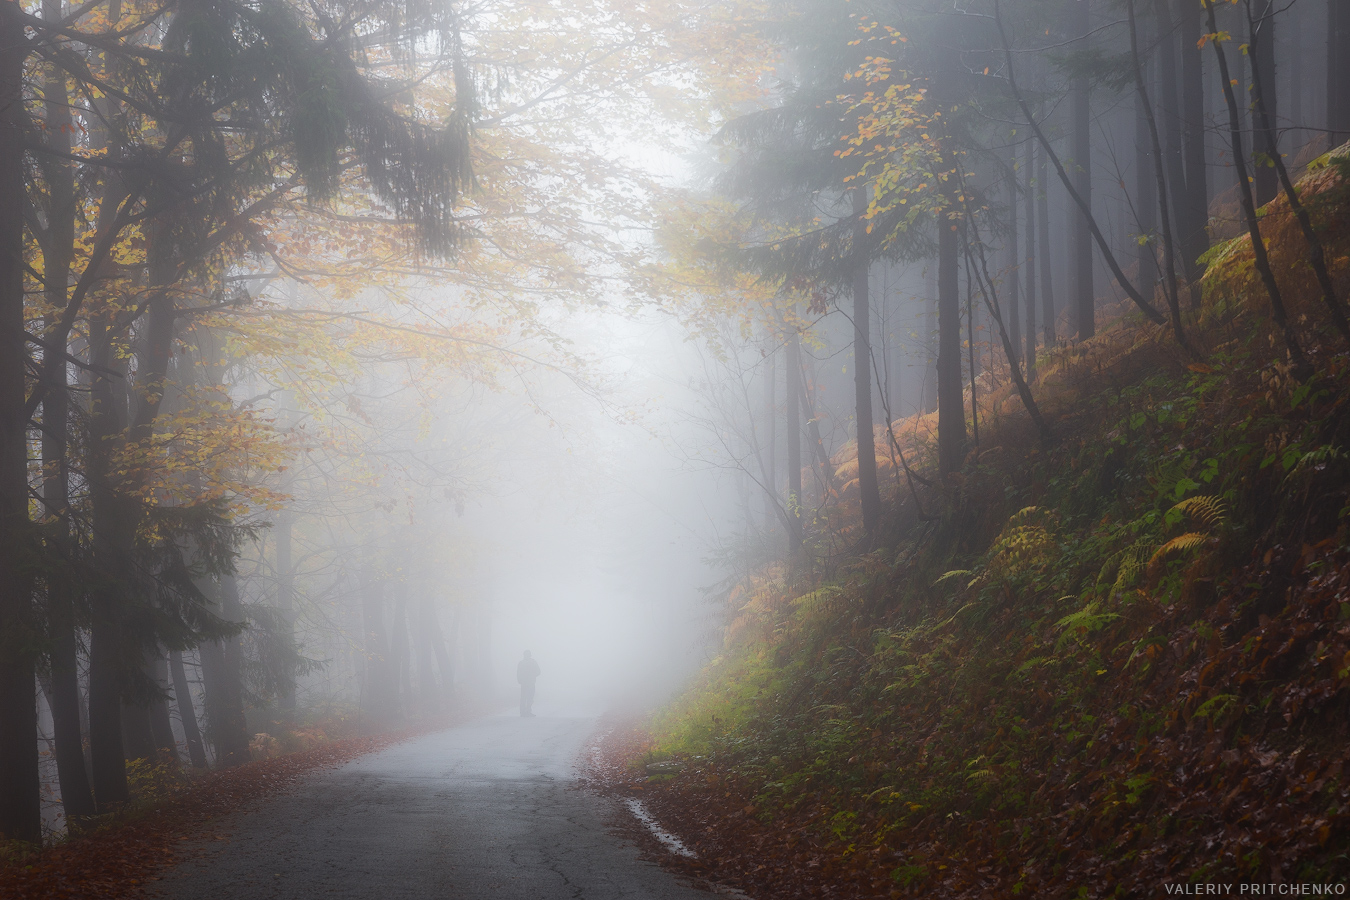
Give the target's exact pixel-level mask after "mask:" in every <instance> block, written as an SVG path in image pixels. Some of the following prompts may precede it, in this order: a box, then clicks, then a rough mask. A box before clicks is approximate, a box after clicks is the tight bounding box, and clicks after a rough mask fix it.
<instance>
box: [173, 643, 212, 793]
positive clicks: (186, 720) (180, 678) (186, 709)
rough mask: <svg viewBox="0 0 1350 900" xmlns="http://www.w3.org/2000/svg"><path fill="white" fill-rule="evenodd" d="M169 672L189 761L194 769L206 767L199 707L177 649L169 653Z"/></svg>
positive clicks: (181, 656) (181, 655)
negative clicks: (198, 719) (198, 713)
mask: <svg viewBox="0 0 1350 900" xmlns="http://www.w3.org/2000/svg"><path fill="white" fill-rule="evenodd" d="M169 674H170V675H172V676H173V700H174V705H176V706H177V707H178V719H179V721H180V722H182V725H183V740H184V742H185V743H186V744H187V749H188V761H189V762H191V763H192V767H193V768H194V769H204V768H206V747H205V745H204V744H202V731H201V729H200V728H199V727H198V726H197V707H196V704H194V703H193V702H192V689H191V688H190V687H189V686H188V680H187V672H186V671H184V669H183V654H181V653H179V652H178V651H177V650H173V651H171V652H170V653H169Z"/></svg>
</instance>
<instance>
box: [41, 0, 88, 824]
mask: <svg viewBox="0 0 1350 900" xmlns="http://www.w3.org/2000/svg"><path fill="white" fill-rule="evenodd" d="M43 16H44V18H47V19H51V20H56V19H59V18H60V16H61V9H60V3H54V2H53V0H45V2H44V3H43ZM43 90H44V93H45V95H46V98H45V99H46V103H45V117H46V126H47V127H46V129H45V131H46V134H47V140H48V142H49V143H50V144H51V146H52V148H53V149H54V150H56V151H57V152H58V153H69V152H70V149H71V134H72V132H73V131H74V128H73V127H72V121H71V115H70V105H69V102H68V98H67V94H66V85H65V79H64V78H62V77H55V78H49V79H47V82H46V84H45V85H44V88H43ZM44 176H45V178H46V179H47V183H48V191H49V197H50V204H51V208H50V210H49V212H48V222H49V224H48V237H47V241H46V246H45V247H44V250H43V263H44V265H43V269H44V273H45V276H46V279H45V280H46V286H45V290H46V297H47V303H48V305H49V306H50V307H51V308H52V309H53V310H61V309H64V308H65V306H66V301H67V292H68V287H67V285H68V283H69V280H70V263H71V258H72V255H73V252H74V239H75V181H74V173H73V172H72V171H71V167H70V165H69V164H68V163H66V162H63V161H61V160H59V159H57V158H55V157H53V158H51V159H48V160H46V161H44ZM47 326H48V327H47V328H46V330H45V336H46V339H47V341H48V344H47V345H46V348H45V350H44V351H43V365H42V370H41V371H42V373H43V376H44V377H46V378H49V379H50V380H51V381H50V383H48V384H47V386H46V388H47V389H46V391H45V393H44V395H43V401H42V426H43V427H42V458H43V463H44V465H43V480H42V499H43V504H44V505H45V507H46V512H47V515H48V516H49V517H50V518H51V522H50V525H49V528H48V532H47V534H48V539H49V542H50V543H49V546H50V552H49V554H48V563H47V566H46V583H47V617H48V623H49V624H48V628H49V630H50V634H51V649H50V669H51V688H52V689H51V696H50V698H49V702H50V706H51V711H52V730H53V735H52V736H53V738H54V740H55V744H56V747H55V750H56V770H57V777H58V778H59V779H60V782H61V803H62V805H63V806H64V807H65V812H66V820H67V821H68V822H70V823H78V822H79V821H80V820H81V819H82V818H84V817H87V816H91V815H93V814H94V795H93V792H92V791H91V790H90V787H89V775H88V771H87V770H86V768H85V758H84V739H83V735H82V733H81V728H80V705H81V704H80V685H79V667H78V659H77V654H78V648H77V646H76V641H75V603H76V599H77V596H78V590H77V587H76V585H75V583H74V581H73V579H72V574H71V573H72V567H73V565H74V562H75V549H74V542H73V541H72V539H71V533H70V460H69V458H68V453H69V446H68V445H69V439H68V434H69V428H70V394H69V385H68V384H67V377H68V376H67V364H66V360H65V358H64V353H65V350H66V337H65V335H64V334H63V333H61V329H60V323H59V316H52V317H50V318H49V319H48V321H47ZM52 376H55V377H52Z"/></svg>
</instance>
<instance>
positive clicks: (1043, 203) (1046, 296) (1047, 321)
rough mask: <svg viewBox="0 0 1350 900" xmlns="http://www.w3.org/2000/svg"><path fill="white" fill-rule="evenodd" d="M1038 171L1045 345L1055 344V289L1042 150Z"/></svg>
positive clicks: (1047, 167)
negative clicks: (1052, 275) (1052, 274)
mask: <svg viewBox="0 0 1350 900" xmlns="http://www.w3.org/2000/svg"><path fill="white" fill-rule="evenodd" d="M1040 163H1041V167H1040V173H1039V174H1038V175H1037V177H1036V180H1037V181H1038V182H1039V183H1040V184H1039V188H1040V189H1039V190H1037V191H1036V212H1037V217H1036V218H1037V220H1038V222H1037V224H1038V225H1039V227H1040V235H1041V254H1040V263H1041V335H1042V337H1043V339H1044V340H1045V346H1046V347H1053V346H1055V291H1054V282H1053V280H1052V277H1051V273H1052V271H1053V270H1052V268H1051V265H1052V262H1053V261H1052V260H1051V258H1050V196H1049V193H1050V163H1049V161H1048V160H1047V158H1046V154H1045V152H1044V151H1042V152H1041V158H1040Z"/></svg>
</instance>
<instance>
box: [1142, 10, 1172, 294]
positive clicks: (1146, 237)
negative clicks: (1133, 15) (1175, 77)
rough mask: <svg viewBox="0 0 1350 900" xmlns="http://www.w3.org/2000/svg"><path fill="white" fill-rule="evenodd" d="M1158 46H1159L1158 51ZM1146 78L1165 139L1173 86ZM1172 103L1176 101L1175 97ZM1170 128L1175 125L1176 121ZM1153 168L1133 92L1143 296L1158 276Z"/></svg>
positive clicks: (1150, 144)
mask: <svg viewBox="0 0 1350 900" xmlns="http://www.w3.org/2000/svg"><path fill="white" fill-rule="evenodd" d="M1153 5H1154V9H1155V10H1158V9H1159V8H1161V9H1162V10H1163V11H1166V9H1167V7H1166V5H1165V4H1164V3H1162V2H1159V0H1154V4H1153ZM1161 49H1162V48H1161V47H1160V48H1159V50H1160V52H1161ZM1155 68H1158V67H1156V66H1146V67H1145V69H1144V71H1145V72H1147V73H1148V74H1149V75H1152V73H1153V70H1154V69H1155ZM1149 81H1151V82H1152V84H1153V86H1154V88H1156V89H1157V90H1158V93H1157V94H1156V95H1155V96H1157V97H1158V105H1159V107H1160V108H1161V109H1162V119H1163V121H1162V125H1163V132H1164V134H1165V135H1166V136H1167V139H1168V141H1172V140H1173V139H1174V136H1173V135H1172V134H1169V133H1168V126H1167V120H1168V114H1167V108H1166V106H1165V102H1166V101H1165V98H1166V96H1168V95H1172V96H1173V97H1175V88H1174V87H1172V86H1168V87H1166V88H1164V87H1163V84H1164V83H1165V82H1164V81H1163V80H1162V79H1157V78H1149ZM1173 105H1175V101H1174V102H1173ZM1173 128H1174V129H1175V122H1174V125H1173ZM1166 147H1167V145H1166V144H1164V153H1166ZM1179 155H1180V154H1178V156H1179ZM1154 169H1155V160H1154V158H1153V140H1152V138H1151V137H1149V130H1148V115H1147V113H1146V112H1145V111H1144V103H1143V100H1142V99H1141V98H1140V97H1139V96H1138V94H1136V95H1135V98H1134V211H1135V216H1136V224H1137V226H1138V229H1139V254H1138V259H1139V289H1140V290H1141V291H1143V292H1144V294H1145V295H1146V296H1152V295H1153V290H1152V289H1151V285H1154V284H1156V283H1157V280H1158V266H1157V261H1156V260H1155V258H1154V255H1153V253H1154V250H1153V236H1154V233H1155V232H1156V231H1157V229H1158V201H1157V196H1158V195H1157V191H1158V184H1157V180H1156V176H1155V174H1154ZM1174 183H1175V182H1174Z"/></svg>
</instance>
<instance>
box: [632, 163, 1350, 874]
mask: <svg viewBox="0 0 1350 900" xmlns="http://www.w3.org/2000/svg"><path fill="white" fill-rule="evenodd" d="M1348 176H1350V159H1347V157H1346V155H1345V154H1344V150H1342V155H1340V156H1339V157H1336V158H1331V159H1323V160H1322V161H1321V164H1320V165H1318V166H1314V167H1313V171H1310V172H1309V173H1308V174H1307V176H1306V177H1305V178H1304V180H1303V182H1302V183H1301V189H1302V193H1303V194H1304V198H1305V202H1306V204H1307V205H1308V208H1309V210H1310V212H1311V213H1312V215H1313V220H1314V222H1315V223H1317V227H1318V230H1319V234H1320V236H1321V237H1322V239H1323V240H1324V241H1325V242H1326V245H1327V250H1328V254H1327V255H1328V259H1329V260H1330V261H1331V267H1332V270H1333V272H1334V274H1335V277H1336V280H1337V286H1338V291H1339V294H1340V296H1341V297H1344V296H1345V295H1346V288H1347V286H1348V285H1347V282H1350V277H1348V276H1350V260H1348V259H1347V255H1348V254H1350V177H1348ZM1262 229H1263V233H1264V234H1265V235H1266V237H1267V240H1268V241H1269V242H1270V245H1271V246H1270V252H1271V258H1272V263H1273V265H1274V267H1275V268H1276V271H1278V272H1282V273H1286V274H1284V275H1283V276H1282V287H1283V288H1284V290H1285V296H1286V297H1287V298H1289V301H1290V306H1291V315H1292V316H1293V317H1294V319H1295V321H1296V322H1297V323H1298V327H1299V328H1300V330H1301V332H1302V334H1303V335H1305V337H1306V339H1307V341H1308V351H1309V355H1310V357H1311V358H1312V359H1313V360H1315V363H1316V369H1317V374H1316V375H1315V376H1313V378H1312V379H1311V380H1308V381H1305V382H1302V383H1300V382H1298V381H1297V380H1295V379H1294V378H1293V377H1292V376H1291V374H1290V371H1289V367H1288V366H1287V365H1286V364H1285V362H1284V361H1283V360H1282V359H1281V352H1280V351H1279V350H1278V349H1277V342H1276V340H1275V339H1273V338H1272V337H1271V334H1272V329H1271V327H1270V324H1269V319H1268V317H1267V310H1266V306H1265V302H1266V301H1265V295H1264V293H1263V291H1262V289H1261V287H1260V284H1259V282H1258V281H1257V277H1256V273H1255V271H1254V268H1253V263H1252V253H1251V246H1250V243H1249V242H1248V239H1247V238H1246V237H1245V236H1243V237H1240V238H1237V239H1234V240H1232V241H1229V242H1227V243H1224V244H1220V245H1218V246H1217V247H1216V248H1215V249H1214V250H1213V251H1211V253H1210V254H1209V257H1208V270H1207V272H1206V275H1205V282H1204V304H1203V307H1202V309H1200V310H1198V311H1192V319H1191V332H1192V334H1193V335H1194V336H1195V339H1196V343H1197V345H1198V346H1200V347H1202V348H1203V349H1204V352H1203V355H1202V357H1201V358H1199V359H1197V358H1194V357H1188V356H1186V355H1184V354H1182V353H1181V352H1180V351H1179V350H1177V349H1176V347H1175V345H1174V344H1172V343H1171V342H1170V341H1169V340H1168V339H1167V338H1166V336H1165V335H1163V334H1162V333H1161V331H1160V330H1150V329H1149V328H1147V327H1146V326H1144V325H1143V324H1142V323H1141V322H1139V321H1136V320H1133V319H1131V318H1129V317H1126V318H1125V319H1122V320H1120V321H1118V322H1116V323H1114V324H1113V326H1112V327H1110V328H1108V329H1106V330H1105V332H1104V333H1103V334H1102V335H1100V336H1099V337H1098V338H1096V339H1094V340H1093V341H1091V342H1088V343H1087V344H1084V345H1079V346H1077V347H1073V348H1063V349H1060V350H1056V351H1053V352H1051V353H1050V354H1047V355H1046V356H1045V358H1043V359H1042V361H1041V362H1042V364H1041V373H1042V375H1041V381H1040V383H1039V384H1038V385H1037V391H1038V395H1039V398H1040V399H1041V402H1042V404H1043V408H1044V409H1045V410H1046V412H1047V415H1048V417H1049V418H1050V419H1051V423H1052V427H1053V430H1054V435H1055V440H1054V442H1053V444H1050V445H1046V444H1044V443H1042V442H1040V441H1038V440H1037V438H1036V435H1035V432H1034V431H1033V429H1032V428H1031V427H1030V425H1029V423H1027V422H1025V421H1022V419H1021V418H1019V417H1017V416H1014V415H1006V414H1005V415H1004V416H1002V417H1001V418H1000V419H999V421H998V422H997V423H996V424H990V423H985V425H984V429H983V433H982V435H981V437H982V442H981V444H980V446H979V448H977V449H976V450H975V451H973V452H972V453H971V455H970V456H969V457H968V459H967V462H966V465H965V467H964V469H963V470H962V471H961V473H960V474H959V475H958V476H956V478H954V479H953V483H952V484H951V485H950V486H949V487H948V488H947V489H946V490H945V492H940V491H939V489H938V488H937V487H936V486H935V487H933V488H931V489H927V490H924V489H920V490H917V491H915V492H913V493H911V492H910V491H909V490H908V489H907V488H904V487H903V486H902V485H901V484H900V483H898V482H897V484H896V485H895V488H894V490H893V493H892V499H891V503H890V505H889V507H888V510H889V512H888V516H889V518H888V523H887V528H888V529H889V531H887V532H886V536H885V537H884V538H881V539H878V540H876V541H874V542H873V544H872V547H873V548H874V549H871V550H870V551H867V552H862V551H859V552H855V553H853V554H852V555H850V556H848V557H847V558H845V559H842V560H839V559H835V560H831V561H828V563H829V566H828V568H826V567H824V566H821V565H820V559H819V557H817V565H816V567H815V572H816V574H815V575H814V576H813V575H812V574H809V573H806V572H803V571H802V570H801V568H799V569H798V571H797V573H796V574H795V575H791V574H789V573H788V572H787V570H786V569H785V568H779V569H774V570H772V571H764V572H760V573H758V574H757V575H755V576H754V577H753V578H752V579H750V580H748V581H747V582H745V583H744V584H742V586H741V587H740V588H739V589H738V591H737V592H734V593H733V604H732V606H733V613H732V615H733V617H734V620H733V621H732V623H731V625H730V626H729V628H728V631H727V637H726V642H725V646H724V649H723V652H722V654H721V655H720V656H719V657H718V658H716V659H715V660H713V661H712V663H711V664H710V665H709V666H708V667H707V669H706V670H705V671H704V672H703V673H702V675H701V676H700V678H699V680H698V681H697V683H696V684H695V685H694V686H693V687H692V688H691V689H690V690H689V691H688V692H687V693H686V694H684V695H683V696H682V697H681V698H680V699H678V700H677V701H676V702H675V703H674V704H673V705H672V706H670V707H668V708H667V709H665V710H664V711H663V712H661V713H660V714H659V715H658V716H657V717H656V718H655V719H654V720H653V721H652V722H651V723H650V724H649V726H648V728H647V732H646V734H645V736H643V737H642V738H640V739H639V738H635V737H633V736H632V735H630V736H628V737H627V738H625V741H626V743H625V746H627V747H628V748H629V750H628V755H629V758H630V761H631V764H630V767H629V769H628V774H627V775H626V776H625V778H624V779H622V781H623V789H624V790H627V791H630V792H633V793H635V794H640V795H641V796H642V797H643V798H644V803H645V804H646V805H647V806H648V807H649V808H650V809H651V810H652V811H653V813H654V814H655V815H656V816H657V818H659V819H660V820H661V821H662V823H663V824H664V825H665V827H667V828H669V829H670V830H671V831H673V832H675V833H676V834H678V835H679V836H680V837H681V839H682V840H684V841H685V842H686V843H687V844H688V845H689V846H690V847H692V848H693V849H694V850H695V851H696V853H697V854H698V859H697V860H675V861H674V863H673V864H676V865H680V866H683V867H684V868H686V869H688V870H689V871H690V872H692V873H695V874H699V875H702V876H705V877H715V878H717V879H719V880H721V881H724V882H729V883H731V884H735V885H737V886H739V887H741V888H742V889H744V890H747V891H749V892H750V893H752V894H754V895H755V896H762V897H775V898H786V897H798V896H802V897H805V896H812V897H818V896H831V897H886V896H891V897H901V896H941V897H947V898H967V897H968V898H975V897H994V896H998V897H1006V896H1019V895H1022V896H1037V897H1079V896H1082V897H1107V896H1141V895H1150V896H1151V895H1154V894H1161V893H1163V891H1164V888H1165V886H1166V885H1169V884H1170V885H1183V884H1191V883H1194V884H1199V883H1206V882H1227V883H1237V882H1246V883H1262V884H1270V883H1282V882H1302V883H1309V882H1312V883H1318V884H1323V883H1336V884H1342V885H1344V884H1345V882H1346V880H1347V879H1348V878H1350V776H1348V775H1347V772H1346V763H1347V756H1350V518H1348V517H1350V502H1348V501H1350V406H1347V388H1350V355H1348V354H1347V352H1346V347H1345V345H1344V343H1343V342H1342V341H1341V339H1340V338H1339V336H1338V335H1336V334H1335V333H1334V332H1333V331H1331V329H1330V328H1329V324H1328V323H1327V322H1325V321H1324V319H1325V310H1324V309H1323V307H1322V306H1321V298H1320V296H1319V293H1318V291H1317V288H1316V283H1315V282H1314V280H1313V276H1312V273H1311V271H1310V270H1309V269H1308V267H1307V265H1306V264H1305V263H1303V262H1302V260H1303V257H1304V254H1305V253H1306V245H1305V244H1304V243H1303V240H1302V237H1301V234H1300V232H1299V231H1298V226H1297V223H1296V222H1295V221H1294V219H1293V216H1291V215H1290V214H1289V213H1288V210H1287V207H1285V206H1284V205H1283V201H1282V200H1277V201H1276V202H1274V203H1272V204H1271V205H1270V206H1269V207H1267V209H1266V215H1265V217H1264V218H1263V219H1262ZM994 399H997V398H994ZM1016 403H1017V401H1016V399H1015V397H1014V398H1013V399H1011V400H1008V401H1006V403H1005V406H1006V407H1008V408H1011V406H1012V405H1013V404H1016ZM928 474H929V475H930V477H931V476H932V473H931V472H929V473H928ZM920 503H921V504H922V508H920V507H919V506H918V505H917V504H920ZM822 570H824V571H826V572H828V574H827V575H826V576H821V575H820V574H819V573H820V572H821V571H822ZM1234 890H1236V888H1234Z"/></svg>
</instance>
